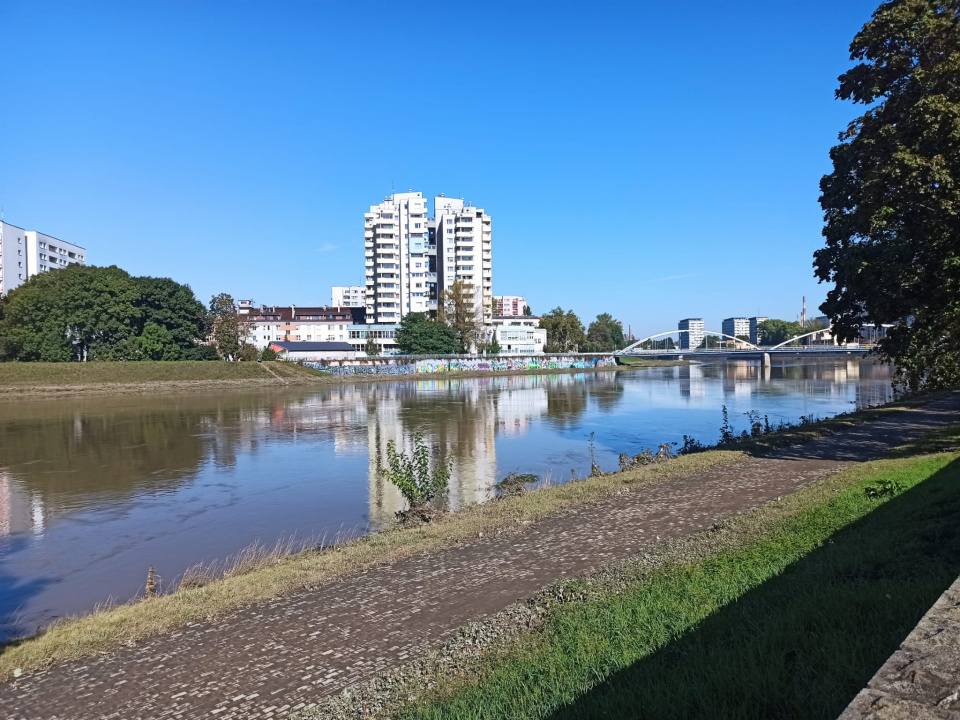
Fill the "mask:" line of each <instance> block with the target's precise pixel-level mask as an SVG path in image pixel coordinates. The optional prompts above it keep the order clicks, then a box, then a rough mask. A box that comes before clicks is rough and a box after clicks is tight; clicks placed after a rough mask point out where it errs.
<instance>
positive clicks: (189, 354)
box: [183, 345, 220, 360]
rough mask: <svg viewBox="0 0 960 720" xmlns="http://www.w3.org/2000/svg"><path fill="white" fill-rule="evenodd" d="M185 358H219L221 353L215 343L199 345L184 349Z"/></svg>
mask: <svg viewBox="0 0 960 720" xmlns="http://www.w3.org/2000/svg"><path fill="white" fill-rule="evenodd" d="M183 359H184V360H219V359H220V353H218V352H217V349H216V348H215V347H214V346H213V345H197V346H196V347H192V348H187V349H186V350H184V351H183Z"/></svg>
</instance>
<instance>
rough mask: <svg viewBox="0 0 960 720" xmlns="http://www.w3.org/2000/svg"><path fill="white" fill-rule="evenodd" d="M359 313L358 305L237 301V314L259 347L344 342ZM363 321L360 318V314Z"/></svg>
mask: <svg viewBox="0 0 960 720" xmlns="http://www.w3.org/2000/svg"><path fill="white" fill-rule="evenodd" d="M355 313H359V314H361V315H362V313H363V310H362V309H360V308H347V307H297V306H296V305H286V306H283V307H280V306H276V305H272V306H266V305H261V306H260V307H259V308H254V307H253V306H252V302H251V301H249V300H241V301H240V302H239V303H238V307H237V314H238V315H239V316H240V318H241V322H243V323H244V324H245V325H246V327H247V338H248V340H249V341H250V342H251V343H252V344H253V345H255V346H256V347H257V348H259V349H261V350H262V349H263V348H265V347H267V345H269V344H270V343H271V342H277V341H283V342H346V341H347V339H348V337H349V335H348V328H349V327H350V326H351V325H353V324H354V323H356V322H357V321H358V320H357V318H356V317H355V316H354V315H355ZM360 321H362V318H360Z"/></svg>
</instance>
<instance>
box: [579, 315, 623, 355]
mask: <svg viewBox="0 0 960 720" xmlns="http://www.w3.org/2000/svg"><path fill="white" fill-rule="evenodd" d="M624 347H626V343H624V341H623V326H622V325H621V324H620V323H618V322H617V321H616V320H614V319H613V315H611V314H610V313H601V314H600V315H597V319H596V320H594V321H593V322H592V323H590V327H589V328H588V329H587V342H586V344H585V345H584V348H583V349H584V350H585V351H587V352H611V351H613V350H620V349H621V348H624Z"/></svg>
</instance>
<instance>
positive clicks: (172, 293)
mask: <svg viewBox="0 0 960 720" xmlns="http://www.w3.org/2000/svg"><path fill="white" fill-rule="evenodd" d="M132 279H133V283H134V284H135V285H136V286H137V290H139V292H140V299H139V300H138V301H137V307H139V308H140V311H141V315H140V321H139V325H138V330H137V332H138V334H139V335H143V332H144V329H145V328H146V326H147V325H148V324H149V323H153V324H155V325H158V326H160V327H162V328H164V329H166V330H167V331H168V332H169V333H170V335H171V337H172V339H173V342H174V343H175V344H176V345H177V346H179V347H180V348H182V349H183V350H187V349H188V348H192V347H193V346H194V345H196V344H197V343H198V342H200V341H202V340H204V339H205V338H206V337H207V334H208V333H209V331H210V328H209V318H208V316H207V309H206V308H205V307H204V305H203V303H202V302H200V301H199V300H197V298H196V296H195V295H194V294H193V290H191V289H190V286H189V285H181V284H180V283H178V282H175V281H173V280H171V279H170V278H155V277H135V278H132Z"/></svg>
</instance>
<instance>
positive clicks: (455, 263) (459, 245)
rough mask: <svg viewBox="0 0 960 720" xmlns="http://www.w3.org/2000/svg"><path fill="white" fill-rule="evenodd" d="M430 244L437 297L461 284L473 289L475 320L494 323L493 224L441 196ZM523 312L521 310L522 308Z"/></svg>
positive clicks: (475, 210)
mask: <svg viewBox="0 0 960 720" xmlns="http://www.w3.org/2000/svg"><path fill="white" fill-rule="evenodd" d="M433 208H434V217H433V219H432V220H431V222H430V244H431V246H435V248H436V266H435V267H436V270H437V274H436V283H437V285H436V295H437V299H438V300H439V297H440V294H441V293H443V292H444V291H447V290H450V288H451V287H453V283H454V282H456V281H457V280H462V281H463V282H464V283H465V284H466V285H469V286H471V287H472V288H473V297H474V305H475V307H476V308H477V316H478V319H480V318H481V317H482V322H483V324H484V325H489V324H490V322H491V320H492V319H493V310H492V308H491V307H490V303H491V300H492V298H493V253H492V222H491V218H490V216H489V215H487V214H486V213H485V212H484V211H483V210H482V209H481V208H476V207H473V204H472V203H467V204H466V205H464V203H463V200H462V199H457V198H448V197H445V196H444V195H440V196H438V197H435V198H434V199H433ZM521 311H522V308H521Z"/></svg>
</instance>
